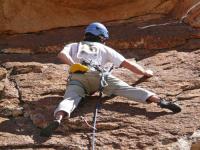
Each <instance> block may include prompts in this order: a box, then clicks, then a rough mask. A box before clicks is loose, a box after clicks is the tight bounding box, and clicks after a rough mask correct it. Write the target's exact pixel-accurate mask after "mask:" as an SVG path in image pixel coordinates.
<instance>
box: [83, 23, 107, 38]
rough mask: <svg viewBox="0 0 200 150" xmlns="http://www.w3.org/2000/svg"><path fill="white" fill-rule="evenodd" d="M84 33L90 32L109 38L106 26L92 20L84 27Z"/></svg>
mask: <svg viewBox="0 0 200 150" xmlns="http://www.w3.org/2000/svg"><path fill="white" fill-rule="evenodd" d="M86 33H91V34H93V35H95V36H103V37H104V38H105V39H108V38H109V33H108V30H107V28H106V27H105V26H104V25H103V24H101V23H99V22H93V23H91V24H89V25H88V26H87V28H86V29H85V34H86Z"/></svg>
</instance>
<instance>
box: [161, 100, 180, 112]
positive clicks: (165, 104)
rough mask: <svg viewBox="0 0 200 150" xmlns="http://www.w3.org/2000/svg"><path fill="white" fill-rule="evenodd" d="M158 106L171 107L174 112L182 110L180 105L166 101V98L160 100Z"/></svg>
mask: <svg viewBox="0 0 200 150" xmlns="http://www.w3.org/2000/svg"><path fill="white" fill-rule="evenodd" d="M158 106H160V107H161V108H166V109H169V110H171V111H172V112H173V113H179V112H181V108H180V106H178V105H177V104H174V103H173V102H170V101H166V100H164V99H161V100H160V102H159V103H158Z"/></svg>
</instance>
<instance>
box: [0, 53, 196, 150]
mask: <svg viewBox="0 0 200 150" xmlns="http://www.w3.org/2000/svg"><path fill="white" fill-rule="evenodd" d="M129 53H130V52H129ZM42 57H43V56H42ZM46 57H48V55H46ZM50 57H51V56H50ZM199 57H200V51H199V50H193V51H182V50H172V49H171V50H168V51H163V52H162V53H155V54H153V55H151V56H149V57H148V58H144V59H142V60H141V61H139V63H140V64H141V65H143V66H145V67H146V68H151V69H152V70H154V72H155V76H154V77H152V78H150V79H148V80H144V81H143V82H140V83H139V82H137V80H139V78H140V77H139V76H135V75H134V74H132V73H130V72H128V71H127V70H124V69H119V70H115V71H114V72H113V73H114V74H115V75H116V76H118V77H119V78H121V79H123V80H124V81H126V82H128V83H129V84H133V83H138V86H140V87H144V88H147V89H149V90H152V91H154V92H156V93H157V94H159V95H160V96H165V95H166V96H168V97H169V98H172V99H173V100H177V102H176V103H178V104H179V105H180V106H181V107H182V109H183V111H182V112H181V113H179V114H172V113H171V112H170V111H168V110H163V109H160V108H158V107H157V106H156V105H154V104H150V105H146V104H139V103H136V102H134V101H130V100H128V99H126V98H122V97H114V98H107V99H106V98H105V99H104V102H103V105H102V109H101V111H100V113H99V117H98V123H97V128H98V130H97V140H96V144H97V148H98V149H171V150H173V149H181V144H182V145H183V142H184V141H183V140H179V139H181V138H182V137H188V138H189V137H191V136H192V133H193V131H195V130H197V129H198V128H199V127H200V126H199V124H200V121H199V120H200V118H199V116H200V111H199V97H200V95H199V93H200V91H199V88H200V80H199V73H200V68H199V66H200V64H199ZM37 59H38V61H39V60H40V59H42V58H41V56H40V55H38V56H37ZM30 61H31V60H30ZM35 61H36V60H35ZM2 66H3V67H4V69H6V70H7V72H10V74H8V75H7V76H8V80H9V81H10V82H11V83H15V84H16V85H15V86H14V87H15V88H16V89H14V87H13V86H12V84H11V85H10V86H11V88H10V93H16V92H15V91H16V90H17V91H18V93H19V95H17V94H5V95H4V98H3V99H1V104H3V103H4V102H6V105H5V107H1V108H0V110H1V111H3V110H4V109H7V112H10V115H4V114H1V119H0V120H1V123H0V133H1V134H2V135H3V136H1V137H0V141H1V142H0V148H1V149H10V148H18V149H19V148H21V149H23V148H24V149H27V148H32V149H33V148H43V149H48V148H51V149H64V148H69V149H83V148H85V149H89V148H90V142H91V141H90V137H91V129H90V128H89V127H88V126H87V125H86V124H85V123H84V121H83V120H82V119H81V118H80V116H84V118H85V119H86V120H87V121H88V122H89V123H91V121H92V115H93V110H94V107H95V103H96V101H97V97H95V96H93V97H87V98H86V100H85V101H84V102H83V103H81V104H80V107H79V108H78V109H77V110H76V111H75V112H74V113H73V114H72V118H71V119H70V120H65V121H64V122H63V124H62V126H61V127H60V128H59V129H58V131H57V132H56V133H55V135H54V136H53V137H52V138H50V139H46V138H41V137H39V135H38V134H39V128H40V127H44V126H45V125H46V124H47V123H48V122H49V121H50V120H51V119H52V115H53V110H54V109H55V107H56V105H57V104H58V103H59V101H60V100H61V99H62V96H63V94H64V90H65V85H66V78H67V76H68V75H67V73H66V71H65V70H66V69H67V66H65V65H59V64H57V65H56V64H49V63H46V64H41V63H34V62H27V63H21V62H6V63H3V64H2ZM125 72H126V73H127V74H126V73H125ZM4 85H5V86H6V84H5V83H4ZM4 90H5V88H4ZM4 90H3V91H4ZM13 98H15V99H16V100H18V101H19V102H21V103H19V102H17V101H16V103H14V101H13ZM5 99H6V100H5ZM12 101H13V102H12ZM13 104H16V105H17V107H18V108H20V107H21V108H23V111H22V113H19V117H14V118H12V119H8V118H6V116H12V113H13V109H12V108H13ZM37 127H39V128H37ZM11 128H12V130H10V129H11ZM19 139H20V140H19ZM21 139H23V140H21ZM177 141H179V143H178V144H175V143H176V142H177ZM191 141H192V140H191ZM181 142H182V143H181ZM36 143H37V144H36ZM196 145H197V143H196ZM196 145H194V146H193V147H195V146H196ZM190 146H191V142H190Z"/></svg>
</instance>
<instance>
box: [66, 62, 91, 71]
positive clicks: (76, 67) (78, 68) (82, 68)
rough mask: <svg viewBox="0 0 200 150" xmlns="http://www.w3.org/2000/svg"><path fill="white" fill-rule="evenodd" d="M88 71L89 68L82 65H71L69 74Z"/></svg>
mask: <svg viewBox="0 0 200 150" xmlns="http://www.w3.org/2000/svg"><path fill="white" fill-rule="evenodd" d="M88 70H89V67H87V66H85V65H82V64H73V65H71V66H70V68H69V73H85V72H87V71H88Z"/></svg>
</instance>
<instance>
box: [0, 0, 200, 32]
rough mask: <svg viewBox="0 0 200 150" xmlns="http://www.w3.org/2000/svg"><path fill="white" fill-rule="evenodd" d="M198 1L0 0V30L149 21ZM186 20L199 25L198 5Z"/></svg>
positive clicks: (179, 14) (179, 13)
mask: <svg viewBox="0 0 200 150" xmlns="http://www.w3.org/2000/svg"><path fill="white" fill-rule="evenodd" d="M197 2H198V0H181V1H180V0H150V1H148V3H147V2H146V1H145V0H134V1H130V0H124V1H120V0H107V1H104V2H102V1H99V2H97V1H95V2H94V1H92V0H90V1H87V3H86V2H85V1H81V0H76V1H70V0H51V1H48V0H29V1H25V0H18V1H14V0H0V8H1V9H0V22H1V24H0V32H9V33H13V32H14V33H26V32H37V31H42V30H49V29H52V28H59V27H69V26H80V25H87V24H88V23H90V22H92V21H93V20H99V21H102V22H113V21H114V22H115V21H117V22H119V21H120V22H124V21H127V20H129V21H131V22H132V21H134V22H138V21H147V20H151V19H155V18H162V17H165V16H167V15H168V14H169V13H171V12H173V15H174V16H175V17H176V18H177V17H178V18H181V17H182V16H183V15H185V13H186V12H187V10H188V9H189V8H190V7H192V5H194V4H196V3H197ZM188 15H189V16H188V18H187V20H186V22H189V23H190V24H191V25H193V26H195V27H199V6H198V7H195V9H193V10H192V11H191V12H190V13H189V14H188Z"/></svg>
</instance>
